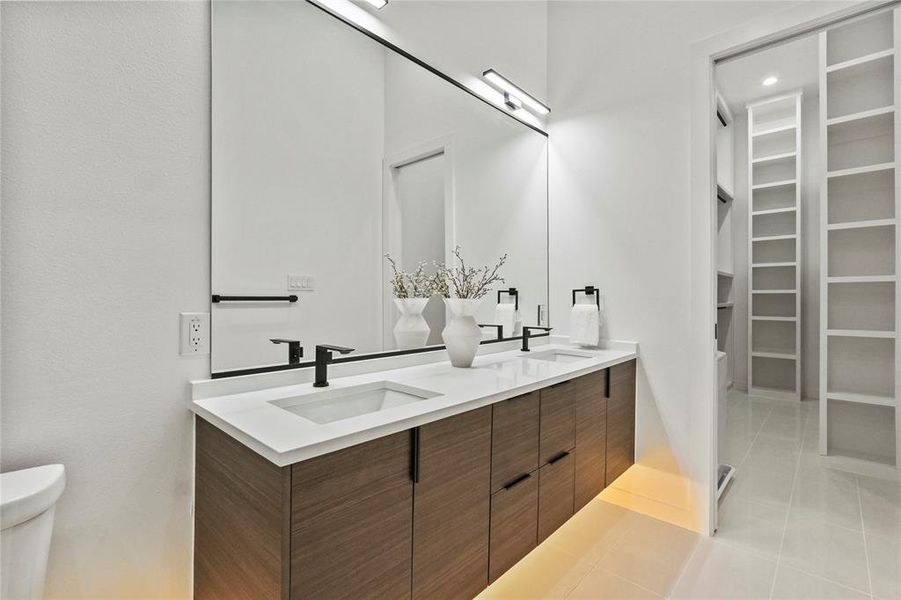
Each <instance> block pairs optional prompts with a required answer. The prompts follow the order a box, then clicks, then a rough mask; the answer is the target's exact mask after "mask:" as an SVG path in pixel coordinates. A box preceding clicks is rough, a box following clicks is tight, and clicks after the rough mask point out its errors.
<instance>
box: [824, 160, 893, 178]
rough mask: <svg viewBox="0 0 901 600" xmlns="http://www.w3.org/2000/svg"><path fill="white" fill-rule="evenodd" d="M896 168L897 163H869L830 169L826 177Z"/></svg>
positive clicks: (846, 175)
mask: <svg viewBox="0 0 901 600" xmlns="http://www.w3.org/2000/svg"><path fill="white" fill-rule="evenodd" d="M894 168H895V163H893V162H887V163H879V164H877V165H867V166H865V167H854V168H853V169H839V170H837V171H829V172H828V173H826V177H829V178H830V179H831V178H834V177H848V176H850V175H863V174H865V173H878V172H879V171H889V170H891V169H894Z"/></svg>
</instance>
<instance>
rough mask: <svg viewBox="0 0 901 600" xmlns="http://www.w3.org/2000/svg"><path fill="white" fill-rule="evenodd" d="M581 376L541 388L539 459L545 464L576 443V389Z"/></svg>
mask: <svg viewBox="0 0 901 600" xmlns="http://www.w3.org/2000/svg"><path fill="white" fill-rule="evenodd" d="M577 386H578V380H570V381H565V382H563V383H558V384H556V385H552V386H551V387H548V388H545V389H543V390H541V408H540V412H541V424H540V429H541V441H540V446H539V463H540V464H542V465H543V464H545V463H547V462H548V461H549V460H550V459H551V458H554V457H555V456H557V455H559V454H560V453H561V452H568V451H570V450H572V449H573V447H574V446H575V445H576V405H575V401H574V400H575V393H576V388H577Z"/></svg>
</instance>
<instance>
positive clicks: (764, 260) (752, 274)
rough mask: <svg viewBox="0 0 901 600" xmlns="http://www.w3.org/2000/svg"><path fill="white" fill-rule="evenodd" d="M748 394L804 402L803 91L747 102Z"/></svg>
mask: <svg viewBox="0 0 901 600" xmlns="http://www.w3.org/2000/svg"><path fill="white" fill-rule="evenodd" d="M748 173H749V174H750V175H749V178H748V180H749V182H748V187H749V190H748V198H749V202H748V211H749V215H748V239H749V240H750V242H749V248H748V264H749V269H748V393H749V394H751V395H754V396H765V397H770V398H783V399H794V400H800V398H801V274H800V262H801V191H800V190H801V185H800V182H801V93H800V92H798V93H795V94H788V95H783V96H778V97H774V98H768V99H766V100H761V101H758V102H753V103H751V104H749V105H748Z"/></svg>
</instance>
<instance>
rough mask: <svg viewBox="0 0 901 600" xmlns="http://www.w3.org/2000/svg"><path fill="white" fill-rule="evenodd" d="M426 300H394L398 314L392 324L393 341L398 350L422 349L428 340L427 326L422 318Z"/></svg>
mask: <svg viewBox="0 0 901 600" xmlns="http://www.w3.org/2000/svg"><path fill="white" fill-rule="evenodd" d="M428 301H429V299H428V298H395V299H394V306H396V307H397V310H398V311H399V312H400V317H399V318H398V319H397V323H395V324H394V341H395V343H396V344H397V348H398V350H409V349H411V348H422V347H423V346H425V344H426V342H427V341H428V339H429V331H430V329H429V324H428V323H426V320H425V318H424V317H423V316H422V311H423V309H425V305H426V304H427V303H428Z"/></svg>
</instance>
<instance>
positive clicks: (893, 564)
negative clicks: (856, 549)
mask: <svg viewBox="0 0 901 600" xmlns="http://www.w3.org/2000/svg"><path fill="white" fill-rule="evenodd" d="M867 552H868V556H869V561H870V579H871V581H872V582H873V595H874V596H876V597H877V598H883V599H885V600H888V599H889V598H901V540H899V539H897V538H895V539H890V538H885V537H880V536H876V535H869V534H868V535H867Z"/></svg>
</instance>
